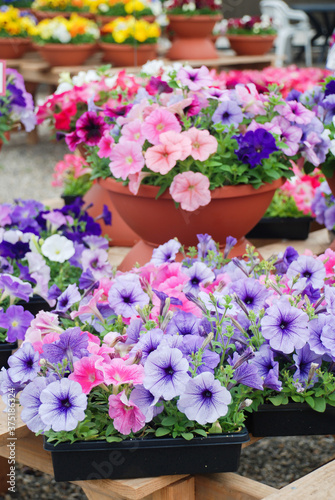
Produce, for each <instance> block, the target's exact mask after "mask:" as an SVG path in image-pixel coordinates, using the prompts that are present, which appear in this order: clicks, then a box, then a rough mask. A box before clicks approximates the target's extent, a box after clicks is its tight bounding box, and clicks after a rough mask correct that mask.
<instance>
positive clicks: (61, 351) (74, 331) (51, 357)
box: [41, 326, 89, 363]
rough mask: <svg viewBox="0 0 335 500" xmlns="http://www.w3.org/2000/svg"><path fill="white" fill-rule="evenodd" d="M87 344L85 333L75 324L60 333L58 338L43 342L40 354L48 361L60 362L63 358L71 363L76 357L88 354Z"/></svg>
mask: <svg viewBox="0 0 335 500" xmlns="http://www.w3.org/2000/svg"><path fill="white" fill-rule="evenodd" d="M87 346H88V335H87V333H86V332H82V331H81V329H80V328H79V327H78V326H75V327H73V328H68V329H67V330H65V332H64V333H61V335H60V336H59V340H57V341H55V342H53V343H52V344H44V345H43V352H42V354H41V356H42V357H44V358H46V359H47V360H48V361H50V363H61V362H62V361H63V359H67V360H68V361H69V362H70V363H73V362H74V361H75V360H76V359H81V358H83V357H84V356H88V355H89V352H88V350H87Z"/></svg>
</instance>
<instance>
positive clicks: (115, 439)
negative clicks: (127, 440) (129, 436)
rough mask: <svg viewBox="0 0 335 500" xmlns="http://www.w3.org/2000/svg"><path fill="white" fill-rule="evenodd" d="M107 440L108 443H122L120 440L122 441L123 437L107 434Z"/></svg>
mask: <svg viewBox="0 0 335 500" xmlns="http://www.w3.org/2000/svg"><path fill="white" fill-rule="evenodd" d="M106 441H107V442H108V443H120V441H122V438H120V437H117V436H107V437H106Z"/></svg>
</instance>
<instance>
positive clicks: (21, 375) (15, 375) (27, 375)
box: [8, 342, 40, 384]
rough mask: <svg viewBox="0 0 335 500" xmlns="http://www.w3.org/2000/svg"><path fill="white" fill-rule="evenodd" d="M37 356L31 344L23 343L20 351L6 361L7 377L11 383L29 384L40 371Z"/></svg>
mask: <svg viewBox="0 0 335 500" xmlns="http://www.w3.org/2000/svg"><path fill="white" fill-rule="evenodd" d="M38 361H39V354H38V352H36V351H35V349H34V348H33V346H32V344H30V343H29V342H25V343H24V344H23V345H22V347H20V349H18V350H17V351H16V352H15V353H14V354H12V355H11V356H10V358H9V359H8V365H9V368H8V376H9V377H10V378H11V379H12V380H13V382H20V383H21V384H23V383H25V382H30V381H31V380H33V379H34V378H35V377H36V375H37V373H38V372H39V371H40V367H39V364H38Z"/></svg>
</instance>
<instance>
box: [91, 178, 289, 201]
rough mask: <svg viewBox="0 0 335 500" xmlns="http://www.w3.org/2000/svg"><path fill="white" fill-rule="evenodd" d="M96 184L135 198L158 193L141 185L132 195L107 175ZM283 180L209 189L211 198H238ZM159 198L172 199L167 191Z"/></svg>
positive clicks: (151, 187)
mask: <svg viewBox="0 0 335 500" xmlns="http://www.w3.org/2000/svg"><path fill="white" fill-rule="evenodd" d="M97 182H98V184H100V186H101V187H104V188H105V189H107V190H109V191H112V192H115V193H119V194H123V195H128V196H135V197H137V198H155V197H156V196H157V194H158V191H159V189H160V188H159V186H149V185H145V184H143V185H141V186H140V189H139V190H138V194H137V195H133V194H132V193H131V192H130V191H129V189H128V186H124V185H123V184H122V182H118V181H116V180H114V179H112V178H111V177H107V178H106V179H102V178H99V179H97ZM284 182H285V179H284V178H283V177H281V178H279V179H277V180H276V181H274V182H272V183H266V184H263V185H262V186H261V187H260V188H258V189H255V188H254V187H253V186H251V185H250V184H240V185H237V186H223V187H220V188H216V189H214V190H213V191H211V198H212V199H220V198H238V197H241V196H252V195H254V194H258V193H266V192H267V191H271V190H273V189H274V188H275V189H277V188H279V187H280V186H282V185H283V184H284ZM160 198H161V199H164V200H166V199H168V200H172V197H171V195H170V193H169V191H168V190H167V191H165V193H164V194H162V195H161V196H160Z"/></svg>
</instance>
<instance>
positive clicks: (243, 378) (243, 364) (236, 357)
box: [228, 348, 263, 389]
mask: <svg viewBox="0 0 335 500" xmlns="http://www.w3.org/2000/svg"><path fill="white" fill-rule="evenodd" d="M253 357H254V353H253V351H252V350H251V349H250V348H247V349H246V350H245V351H243V352H242V354H241V355H240V354H238V353H237V352H234V354H233V357H232V358H228V363H229V364H230V365H231V366H232V367H233V368H234V374H233V377H234V380H235V384H234V385H236V384H244V385H247V386H248V387H252V388H253V389H263V379H262V378H261V376H260V374H259V372H258V368H257V367H256V365H254V364H253V363H248V361H249V360H251V359H253Z"/></svg>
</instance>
